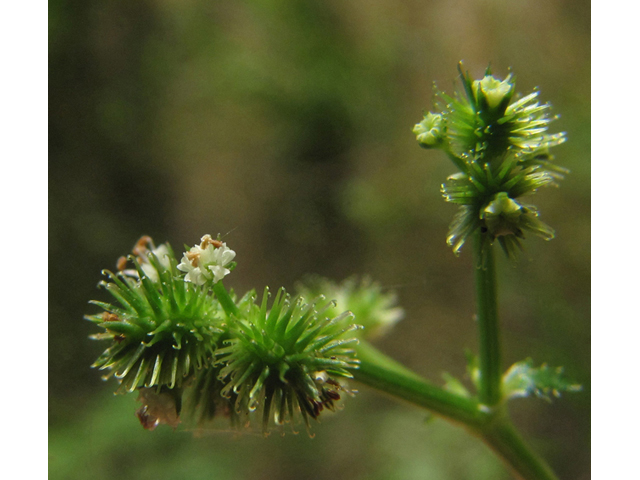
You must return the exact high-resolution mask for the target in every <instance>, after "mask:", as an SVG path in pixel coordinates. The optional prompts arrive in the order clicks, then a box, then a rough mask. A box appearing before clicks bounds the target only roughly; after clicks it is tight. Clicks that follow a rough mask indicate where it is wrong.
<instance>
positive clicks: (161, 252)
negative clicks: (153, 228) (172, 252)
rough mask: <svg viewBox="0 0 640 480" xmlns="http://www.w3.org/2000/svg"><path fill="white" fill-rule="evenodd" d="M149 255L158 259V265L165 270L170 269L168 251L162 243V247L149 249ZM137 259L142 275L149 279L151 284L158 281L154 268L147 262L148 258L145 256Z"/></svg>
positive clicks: (158, 277) (158, 276)
mask: <svg viewBox="0 0 640 480" xmlns="http://www.w3.org/2000/svg"><path fill="white" fill-rule="evenodd" d="M151 253H153V254H154V255H155V256H156V257H157V258H158V261H159V262H160V265H162V266H163V267H164V268H166V269H170V268H171V261H170V260H169V249H168V248H167V246H166V245H165V244H164V243H163V244H162V245H158V247H157V248H153V249H151ZM139 258H140V260H141V261H140V267H141V268H142V271H143V272H144V274H145V275H146V276H147V277H149V279H150V280H151V281H152V282H158V281H160V275H159V274H158V271H157V270H156V267H154V266H153V265H152V264H151V262H150V261H149V257H148V256H147V255H142V256H141V257H139Z"/></svg>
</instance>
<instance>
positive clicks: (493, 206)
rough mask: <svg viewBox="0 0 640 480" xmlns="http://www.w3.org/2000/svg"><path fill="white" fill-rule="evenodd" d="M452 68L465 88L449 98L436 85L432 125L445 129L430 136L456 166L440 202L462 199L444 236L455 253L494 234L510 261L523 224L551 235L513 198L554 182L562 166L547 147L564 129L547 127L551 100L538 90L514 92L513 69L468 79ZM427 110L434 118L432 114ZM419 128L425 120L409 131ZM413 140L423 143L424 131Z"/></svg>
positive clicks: (559, 140) (546, 236)
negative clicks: (477, 237)
mask: <svg viewBox="0 0 640 480" xmlns="http://www.w3.org/2000/svg"><path fill="white" fill-rule="evenodd" d="M458 70H459V72H460V78H461V80H462V86H463V93H456V94H455V95H454V96H453V97H452V96H449V95H447V94H445V93H443V92H436V105H437V107H438V108H439V109H440V110H441V112H440V113H439V114H438V115H439V116H440V118H441V119H442V120H441V122H438V131H440V132H444V135H443V138H442V139H441V141H438V142H433V141H432V140H429V141H430V142H431V144H432V145H433V146H436V147H438V148H440V149H442V150H444V151H445V152H446V153H447V155H448V156H449V158H450V159H451V160H452V162H453V163H454V164H455V165H456V167H457V168H458V169H459V170H460V172H459V173H457V174H454V175H452V176H450V177H449V178H448V179H447V180H446V182H445V183H444V184H443V185H442V187H441V191H442V194H443V196H444V198H445V200H446V201H448V202H451V203H456V204H458V205H460V209H459V211H458V213H457V215H456V216H455V218H454V221H453V223H452V224H451V227H450V230H449V235H448V239H447V242H448V243H449V245H451V246H452V247H453V249H454V252H455V253H456V254H457V253H458V252H459V251H460V249H461V248H462V246H463V245H464V243H465V242H466V240H467V239H468V238H469V237H470V236H471V235H472V234H475V233H476V232H478V231H480V233H481V234H482V235H483V236H484V237H483V239H482V241H483V243H484V244H486V245H487V246H489V245H491V244H492V243H493V241H494V240H496V239H498V241H499V243H500V245H501V246H502V247H503V250H504V251H505V253H506V254H507V255H508V257H509V258H510V259H512V260H515V258H516V256H515V253H516V252H517V251H518V250H520V249H521V248H522V244H521V239H522V238H524V237H523V232H524V231H525V230H528V231H530V232H532V233H534V234H535V235H538V236H540V237H542V238H544V239H546V240H549V239H551V238H553V235H554V233H553V230H552V229H551V228H550V227H549V226H547V225H545V224H544V223H542V222H541V221H540V220H538V219H537V211H536V209H535V207H532V206H530V205H527V206H525V205H522V204H521V203H520V201H519V200H518V199H519V197H521V196H524V195H530V194H532V193H535V192H536V191H537V189H538V188H540V187H543V186H546V185H554V184H557V181H559V180H561V179H562V178H563V175H564V174H566V173H567V170H566V169H563V168H560V167H557V166H555V165H553V163H552V161H553V156H552V155H551V154H550V153H549V149H550V148H551V147H555V146H557V145H560V144H561V143H563V142H564V141H565V140H566V136H565V134H564V133H558V134H549V133H547V130H548V127H549V124H550V123H551V122H552V121H553V120H555V118H556V117H554V116H551V115H550V113H549V112H550V109H551V107H550V105H549V104H542V105H541V104H540V103H539V102H538V100H537V97H538V93H539V92H537V91H534V92H533V93H531V94H529V95H526V96H524V97H519V96H517V95H515V80H514V79H513V77H512V75H511V74H509V75H508V76H507V77H506V78H505V79H504V80H500V79H499V78H497V77H495V76H493V75H492V73H491V70H490V69H487V71H486V73H485V76H484V77H483V78H482V79H480V80H473V79H472V78H471V77H470V76H469V74H468V73H467V72H463V70H462V65H461V64H460V66H459V67H458ZM514 99H515V100H514ZM429 115H432V116H433V118H435V115H436V114H429ZM430 118H432V117H430ZM425 120H426V117H425ZM425 120H423V122H425ZM431 123H434V122H433V121H431ZM419 125H421V124H419ZM423 130H425V131H426V126H425V127H424V128H423V129H422V130H420V129H417V130H416V129H414V133H416V134H417V135H418V136H420V135H423V136H424V135H425V133H424V132H423ZM418 141H419V142H420V144H421V146H424V139H423V138H422V137H421V138H418Z"/></svg>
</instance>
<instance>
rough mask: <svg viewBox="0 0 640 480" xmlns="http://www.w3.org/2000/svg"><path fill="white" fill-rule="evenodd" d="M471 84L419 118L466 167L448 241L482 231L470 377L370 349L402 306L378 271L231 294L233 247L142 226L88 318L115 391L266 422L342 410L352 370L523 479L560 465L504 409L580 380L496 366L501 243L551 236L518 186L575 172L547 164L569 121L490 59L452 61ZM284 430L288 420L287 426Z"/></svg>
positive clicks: (186, 416)
mask: <svg viewBox="0 0 640 480" xmlns="http://www.w3.org/2000/svg"><path fill="white" fill-rule="evenodd" d="M459 71H460V77H461V80H462V87H463V89H462V93H457V94H455V95H454V96H449V95H447V94H445V93H443V92H436V106H437V109H438V112H436V113H433V112H428V113H427V114H425V115H424V118H423V119H422V121H421V122H419V123H418V124H416V125H415V127H414V128H413V132H414V133H415V135H416V138H417V140H418V142H419V144H420V145H421V146H422V147H424V148H426V149H439V150H442V151H443V152H444V153H445V154H446V155H447V156H448V157H449V159H450V160H451V161H452V162H453V164H454V165H455V166H456V167H457V169H458V172H457V173H455V174H453V175H451V176H450V177H449V178H448V179H447V180H446V181H445V182H444V184H443V185H442V187H441V190H442V194H443V196H444V198H445V200H446V201H448V202H450V203H455V204H457V205H459V206H460V207H459V211H458V213H457V214H456V216H455V217H454V220H453V223H452V224H451V227H450V231H449V235H448V237H447V242H448V243H449V245H451V246H452V247H453V250H454V252H455V253H458V252H459V251H460V249H461V248H462V247H463V245H464V244H466V243H467V242H468V241H473V243H474V249H473V253H474V263H475V265H474V267H475V268H474V270H475V277H476V300H477V320H478V322H477V323H478V328H479V338H480V342H479V352H478V355H477V356H476V355H472V354H470V355H469V356H468V372H469V376H470V378H471V380H472V384H473V385H472V386H473V387H474V389H475V390H473V389H470V388H467V387H466V386H465V385H463V383H462V382H461V381H459V380H458V379H456V378H454V377H453V376H451V375H445V379H446V384H445V385H444V386H442V387H440V386H437V385H434V384H432V383H430V382H428V381H426V380H424V379H423V378H422V377H420V376H419V375H417V374H416V373H414V372H412V371H410V370H409V369H407V368H406V367H404V366H403V365H401V364H400V363H398V362H396V361H394V360H393V359H391V358H389V357H387V356H386V355H384V354H383V353H382V352H380V351H379V350H377V349H376V348H375V347H374V346H373V345H372V344H371V343H369V341H370V340H372V339H374V338H376V337H377V336H380V335H383V334H385V333H388V332H389V331H390V330H391V328H392V327H393V326H394V325H395V324H396V323H397V322H398V321H399V320H400V319H401V318H402V317H403V316H404V312H403V310H402V309H401V308H400V307H398V306H397V305H396V296H395V294H394V293H393V292H385V291H383V290H382V289H381V287H380V286H379V285H378V284H376V283H375V282H372V281H371V280H370V279H368V278H365V279H361V280H358V279H355V278H351V279H348V280H346V281H343V282H341V283H335V282H333V281H330V280H327V279H322V278H318V277H311V278H309V279H307V280H306V281H305V282H302V283H300V284H299V285H298V287H297V290H298V295H296V296H294V297H292V296H291V295H290V294H288V293H287V292H286V291H285V290H284V289H283V288H280V289H278V290H277V293H276V295H275V297H274V299H273V300H272V301H270V300H269V289H268V288H264V290H263V294H262V297H261V300H259V301H258V296H257V294H256V292H255V290H251V291H249V292H247V293H246V294H244V295H243V296H238V295H237V294H236V293H235V292H234V291H233V290H231V289H229V290H228V289H227V288H226V287H225V286H224V284H223V281H226V279H227V276H228V275H229V274H230V273H231V272H232V271H233V270H234V268H235V267H236V262H235V258H236V252H235V251H234V250H232V249H231V248H229V247H228V246H227V245H226V243H225V242H223V241H222V240H221V239H220V238H219V237H218V238H217V239H215V240H214V239H213V238H212V237H211V236H210V235H204V236H203V237H202V238H201V240H200V243H198V244H196V245H194V246H193V247H191V248H188V249H187V250H186V251H185V252H183V253H182V256H181V257H180V258H181V260H180V262H178V259H177V258H178V257H176V255H175V254H174V252H173V249H172V248H171V246H170V245H168V244H161V245H159V246H156V245H155V244H154V242H153V241H152V239H151V238H150V237H147V236H145V237H142V238H141V239H140V240H139V241H138V242H137V243H136V245H135V246H134V248H133V250H132V254H131V255H130V256H128V257H122V258H121V259H120V260H118V262H117V265H118V272H117V273H113V272H110V271H105V272H104V274H105V276H106V277H107V281H103V282H101V284H100V285H101V286H102V287H103V288H105V289H106V290H107V292H108V293H109V294H110V295H111V296H112V297H113V301H112V303H108V302H102V301H94V302H92V303H93V304H94V305H96V306H97V307H99V308H100V309H101V312H100V313H95V314H92V315H88V316H87V317H86V318H87V319H88V320H90V321H91V322H93V323H94V324H96V325H97V326H98V327H100V328H101V329H102V330H103V331H102V332H100V333H98V334H95V335H93V338H95V339H97V340H106V341H108V342H110V344H109V346H108V347H107V348H106V349H105V350H104V352H103V353H102V354H101V355H100V356H99V358H98V359H97V360H96V362H95V363H94V367H97V368H100V369H101V370H105V371H106V375H105V378H111V377H115V379H116V380H117V382H118V386H117V390H116V391H117V393H129V392H134V391H137V392H138V394H139V400H140V401H141V402H142V406H141V407H140V409H139V410H138V411H137V416H138V418H139V420H140V422H141V424H142V425H143V427H144V428H146V429H149V430H153V429H155V428H156V427H157V426H158V425H160V424H167V425H169V426H171V427H173V428H177V427H178V425H179V424H181V423H189V424H193V425H195V426H196V428H202V427H204V426H205V425H207V424H209V423H211V422H214V421H216V420H217V419H219V418H226V419H227V420H228V421H229V422H230V423H231V425H232V426H234V427H237V428H245V427H247V426H251V425H255V424H256V423H257V424H258V425H259V426H260V429H261V431H262V432H263V433H264V434H267V433H268V432H269V430H270V429H271V428H273V426H276V427H277V428H281V429H284V426H285V424H289V426H290V427H291V429H292V430H293V431H295V428H296V424H297V423H298V421H299V420H301V421H302V423H303V424H304V426H305V428H306V429H307V431H308V432H310V431H311V420H315V419H318V417H319V416H320V415H321V413H322V412H323V411H325V410H335V409H336V407H337V406H338V405H339V404H340V402H342V399H343V397H344V396H345V395H344V394H347V395H352V394H353V393H355V391H353V390H352V389H351V387H350V386H349V385H348V384H347V382H349V381H356V382H360V383H363V384H366V385H368V386H371V387H373V388H375V389H378V390H380V391H382V392H386V393H388V394H391V395H393V396H395V397H396V398H399V399H403V400H406V401H408V402H410V403H413V404H414V405H416V406H419V407H422V408H426V409H428V410H429V411H431V412H433V413H435V414H437V415H440V416H442V417H444V418H446V419H448V420H451V421H453V422H455V423H458V424H462V425H464V426H465V427H466V428H467V430H469V431H470V432H471V433H473V434H474V435H476V436H478V437H480V438H481V439H483V440H484V441H485V442H486V443H487V444H488V445H489V446H490V447H492V449H493V450H494V451H495V452H496V453H497V454H498V455H499V456H500V457H501V458H502V459H503V460H504V461H505V462H506V464H507V465H509V466H510V467H511V468H512V469H513V471H514V472H515V473H516V474H517V475H518V476H519V477H520V478H523V479H527V480H541V479H547V480H551V479H556V477H555V475H554V473H553V472H552V470H551V469H550V468H549V466H548V465H547V464H546V463H545V462H544V461H543V460H542V459H540V458H539V457H538V456H537V455H536V454H535V453H534V452H532V451H531V450H530V449H529V447H528V446H527V445H526V444H525V442H524V441H523V440H522V438H521V437H520V436H519V434H518V433H517V432H516V430H515V428H514V427H513V425H512V424H511V422H510V420H509V415H508V412H507V408H506V403H507V401H508V400H509V399H512V398H518V397H523V396H528V395H532V394H534V395H536V396H539V397H542V398H546V399H550V398H551V397H552V396H554V397H558V396H560V394H561V393H563V392H570V391H578V390H580V386H579V385H576V384H575V383H574V382H570V381H568V380H566V379H565V378H564V376H563V372H562V369H561V368H552V367H549V366H547V365H546V364H544V365H542V366H540V367H535V365H534V363H533V361H532V360H531V359H527V360H524V361H521V362H516V363H515V364H514V365H512V366H511V367H510V368H508V369H507V370H506V372H505V371H504V370H503V367H502V362H501V349H500V341H499V322H498V308H497V280H496V272H495V259H494V255H493V246H494V244H496V243H498V244H499V245H500V246H501V247H502V249H503V251H504V252H505V253H506V255H507V256H508V257H509V259H511V260H512V261H514V260H515V259H516V256H517V252H518V250H520V249H522V248H523V244H522V241H523V239H524V237H525V234H526V233H533V234H534V235H537V236H540V237H542V238H543V239H545V240H550V239H551V238H553V236H554V232H553V230H552V229H551V227H549V226H547V225H546V224H545V223H543V222H542V221H541V220H539V219H538V212H537V209H536V208H535V207H534V206H533V205H530V204H526V203H524V202H523V200H522V197H524V196H527V195H531V194H533V193H535V192H536V191H537V190H538V188H540V187H543V186H547V185H552V184H556V183H557V182H558V181H559V180H560V179H562V177H563V175H564V174H566V173H567V171H566V170H565V169H563V168H561V167H557V166H556V165H555V164H553V156H552V155H551V154H550V153H549V150H550V148H552V147H555V146H557V145H560V144H561V143H563V142H564V141H565V139H566V137H565V134H564V133H559V134H549V133H547V130H548V126H549V124H550V123H551V121H552V120H553V119H554V117H551V116H550V115H549V110H550V106H549V105H548V104H543V105H541V104H539V102H538V101H537V97H538V92H534V93H532V94H529V95H526V96H524V97H519V96H518V95H517V94H516V91H515V82H514V80H513V77H512V76H511V75H508V76H507V77H506V78H505V79H504V80H500V79H499V78H497V77H495V76H494V75H493V74H492V72H491V71H490V69H487V71H486V73H485V75H484V77H483V78H481V79H480V80H472V79H471V77H470V76H469V74H468V73H464V72H463V71H462V68H461V66H460V67H459ZM283 431H284V430H283Z"/></svg>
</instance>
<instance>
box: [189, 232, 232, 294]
mask: <svg viewBox="0 0 640 480" xmlns="http://www.w3.org/2000/svg"><path fill="white" fill-rule="evenodd" d="M235 256H236V252H234V251H233V250H231V249H230V248H229V247H227V244H226V243H224V242H221V241H220V240H213V239H212V238H211V235H205V236H203V237H202V239H201V240H200V245H195V246H193V247H192V248H191V249H190V250H189V251H188V252H185V253H184V256H183V257H182V262H180V265H178V270H180V271H182V272H185V273H186V274H187V275H186V276H185V280H186V281H187V282H192V283H195V284H196V285H204V284H205V283H207V282H211V283H212V284H213V283H218V282H219V281H220V280H222V279H223V278H224V277H226V276H227V275H229V273H231V269H232V268H234V267H235V263H234V262H232V260H233V259H234V258H235ZM227 267H230V268H227Z"/></svg>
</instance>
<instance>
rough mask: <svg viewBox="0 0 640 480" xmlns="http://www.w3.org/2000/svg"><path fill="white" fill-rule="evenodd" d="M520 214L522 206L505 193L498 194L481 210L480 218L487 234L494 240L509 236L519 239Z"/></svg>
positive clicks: (520, 234)
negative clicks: (487, 231)
mask: <svg viewBox="0 0 640 480" xmlns="http://www.w3.org/2000/svg"><path fill="white" fill-rule="evenodd" d="M522 214H523V208H522V205H520V204H519V203H518V202H516V201H515V200H513V199H512V198H509V195H507V193H505V192H500V193H498V194H497V195H495V197H494V199H493V201H491V202H490V203H489V205H487V206H486V207H485V208H484V209H483V210H482V213H481V216H482V218H483V219H484V222H485V226H486V227H487V229H488V230H489V233H490V234H491V235H492V236H493V237H494V238H495V237H499V236H502V235H511V234H513V235H516V236H517V237H521V236H522V230H521V229H520V227H519V226H518V223H519V220H520V216H521V215H522Z"/></svg>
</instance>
